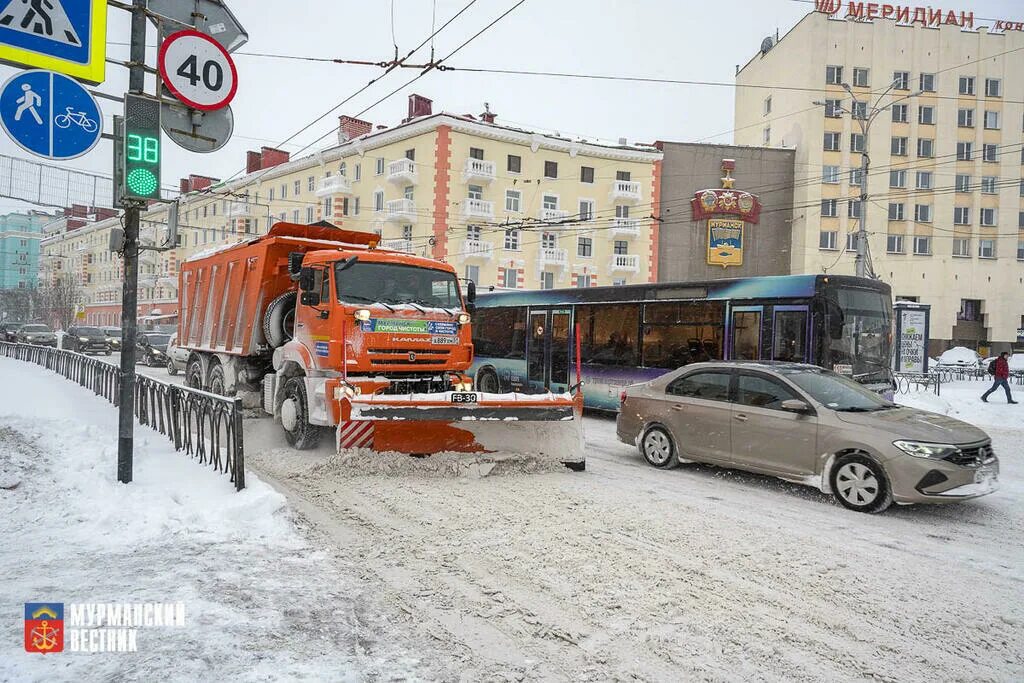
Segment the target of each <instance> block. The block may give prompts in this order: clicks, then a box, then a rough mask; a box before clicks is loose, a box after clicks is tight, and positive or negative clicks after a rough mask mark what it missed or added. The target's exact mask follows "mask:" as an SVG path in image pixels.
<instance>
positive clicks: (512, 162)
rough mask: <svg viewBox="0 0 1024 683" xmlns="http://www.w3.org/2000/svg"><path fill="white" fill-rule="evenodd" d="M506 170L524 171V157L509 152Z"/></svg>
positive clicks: (511, 171)
mask: <svg viewBox="0 0 1024 683" xmlns="http://www.w3.org/2000/svg"><path fill="white" fill-rule="evenodd" d="M506 170H507V171H508V172H509V173H522V170H523V158H522V157H519V156H516V155H515V154H509V155H508V163H507V164H506Z"/></svg>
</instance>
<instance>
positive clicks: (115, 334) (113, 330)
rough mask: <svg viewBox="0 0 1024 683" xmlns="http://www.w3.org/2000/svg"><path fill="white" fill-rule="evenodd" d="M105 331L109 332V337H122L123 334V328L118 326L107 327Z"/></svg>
mask: <svg viewBox="0 0 1024 683" xmlns="http://www.w3.org/2000/svg"><path fill="white" fill-rule="evenodd" d="M103 331H104V332H106V333H107V336H108V337H120V336H121V330H120V329H118V328H116V327H108V328H107V329H105V330H103Z"/></svg>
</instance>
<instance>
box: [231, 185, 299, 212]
mask: <svg viewBox="0 0 1024 683" xmlns="http://www.w3.org/2000/svg"><path fill="white" fill-rule="evenodd" d="M287 198H288V185H286V184H284V183H281V199H287ZM213 209H214V211H216V210H217V207H216V206H214V207H213ZM214 215H215V216H216V215H217V214H214Z"/></svg>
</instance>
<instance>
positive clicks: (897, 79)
mask: <svg viewBox="0 0 1024 683" xmlns="http://www.w3.org/2000/svg"><path fill="white" fill-rule="evenodd" d="M892 89H893V90H910V72H909V71H893V72H892Z"/></svg>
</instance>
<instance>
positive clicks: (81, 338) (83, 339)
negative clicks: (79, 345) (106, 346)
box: [78, 337, 89, 342]
mask: <svg viewBox="0 0 1024 683" xmlns="http://www.w3.org/2000/svg"><path fill="white" fill-rule="evenodd" d="M78 341H80V342H87V341H89V338H88V337H79V338H78Z"/></svg>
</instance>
